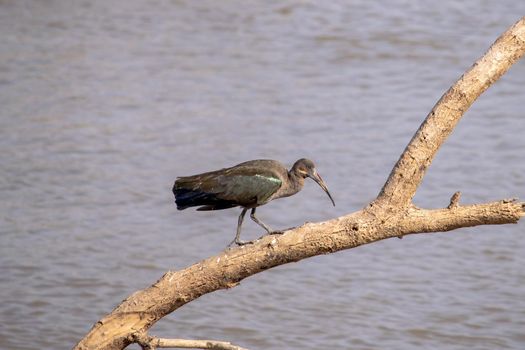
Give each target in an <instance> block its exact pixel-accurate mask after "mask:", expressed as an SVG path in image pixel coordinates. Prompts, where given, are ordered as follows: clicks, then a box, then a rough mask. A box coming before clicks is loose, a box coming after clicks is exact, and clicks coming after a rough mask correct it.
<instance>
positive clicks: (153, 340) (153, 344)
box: [133, 333, 248, 350]
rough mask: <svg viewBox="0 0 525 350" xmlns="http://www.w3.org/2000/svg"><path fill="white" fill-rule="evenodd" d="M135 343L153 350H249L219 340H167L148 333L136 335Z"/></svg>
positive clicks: (146, 349) (134, 337) (147, 349)
mask: <svg viewBox="0 0 525 350" xmlns="http://www.w3.org/2000/svg"><path fill="white" fill-rule="evenodd" d="M133 341H134V342H136V343H138V344H139V345H140V346H141V348H142V349H145V350H153V349H157V348H183V349H214V350H248V349H246V348H242V347H240V346H237V345H233V344H232V343H230V342H226V341H219V340H194V339H167V338H157V337H152V336H149V335H147V334H146V333H136V334H134V336H133Z"/></svg>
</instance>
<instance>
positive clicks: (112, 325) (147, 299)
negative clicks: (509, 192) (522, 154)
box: [75, 17, 525, 350]
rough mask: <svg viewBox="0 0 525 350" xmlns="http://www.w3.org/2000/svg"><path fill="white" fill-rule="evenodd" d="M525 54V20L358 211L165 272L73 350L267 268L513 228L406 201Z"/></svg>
mask: <svg viewBox="0 0 525 350" xmlns="http://www.w3.org/2000/svg"><path fill="white" fill-rule="evenodd" d="M524 52H525V17H524V18H522V19H521V20H519V21H518V22H517V23H516V24H515V25H514V26H512V27H511V28H510V29H509V30H507V31H506V32H505V33H504V34H502V35H501V36H500V37H499V38H498V40H497V41H496V42H495V43H494V44H493V45H492V46H491V48H490V49H489V50H488V52H487V53H486V54H485V55H484V56H483V57H482V58H481V59H479V60H478V61H477V62H476V63H474V65H473V66H472V67H471V68H470V69H469V70H468V71H467V72H466V73H465V74H464V75H463V76H462V77H461V78H460V79H459V80H458V81H457V82H456V83H455V84H454V85H453V86H452V87H451V88H450V89H449V90H448V91H447V92H446V93H445V94H444V95H443V96H442V97H441V99H440V100H439V101H438V102H437V104H436V105H435V106H434V108H433V109H432V111H431V112H430V113H429V115H428V116H427V118H426V119H425V121H424V122H423V124H422V125H421V126H420V128H419V129H418V131H417V132H416V133H415V135H414V137H413V138H412V140H411V141H410V143H409V144H408V146H407V147H406V149H405V150H404V152H403V154H402V155H401V157H400V158H399V161H398V162H397V164H396V165H395V167H394V168H393V170H392V172H391V174H390V176H389V178H388V180H387V181H386V183H385V185H384V187H383V189H382V190H381V191H380V193H379V195H378V196H377V198H376V199H375V200H374V201H373V202H371V203H370V204H368V205H367V206H366V207H365V208H364V209H363V210H360V211H358V212H355V213H351V214H348V215H345V216H342V217H339V218H335V219H332V220H329V221H325V222H319V223H308V224H305V225H302V226H300V227H297V228H294V229H291V230H288V231H286V232H284V234H282V235H270V236H265V237H262V238H261V239H260V240H258V241H257V242H255V244H251V245H246V246H242V247H237V248H234V249H229V250H225V251H223V252H222V253H220V254H218V255H216V256H213V257H210V258H208V259H205V260H203V261H200V262H198V263H196V264H194V265H192V266H189V267H187V268H185V269H183V270H179V271H169V272H167V273H166V274H165V275H164V276H162V277H161V278H160V279H159V280H158V281H157V282H156V283H155V284H153V285H152V286H151V287H149V288H146V289H144V290H140V291H138V292H136V293H134V294H132V295H131V296H129V297H128V298H127V299H125V300H124V301H123V302H122V303H121V304H120V305H118V306H117V307H116V308H115V309H114V310H113V311H112V312H111V313H110V314H108V315H107V316H105V317H104V318H102V319H101V320H100V321H99V322H97V323H96V324H95V325H94V326H93V328H92V329H91V330H90V332H89V333H88V334H87V335H86V336H85V337H84V338H83V339H82V340H81V341H80V342H79V343H78V344H77V345H76V347H75V349H78V350H79V349H123V348H125V347H126V346H127V345H128V344H130V343H132V342H137V339H138V338H137V335H141V334H146V332H147V330H148V329H149V328H150V327H151V326H152V325H153V324H154V323H155V322H157V321H158V320H160V319H161V318H162V317H164V316H166V315H167V314H169V313H171V312H173V311H174V310H176V309H177V308H179V307H180V306H182V305H184V304H186V303H188V302H190V301H192V300H194V299H196V298H198V297H199V296H201V295H203V294H206V293H210V292H213V291H216V290H219V289H225V288H231V287H234V286H236V285H237V284H238V283H239V281H241V280H242V279H244V278H246V277H249V276H251V275H254V274H256V273H258V272H261V271H264V270H266V269H269V268H271V267H274V266H277V265H282V264H286V263H289V262H294V261H298V260H301V259H305V258H308V257H311V256H314V255H320V254H327V253H331V252H335V251H339V250H343V249H350V248H354V247H357V246H360V245H363V244H367V243H371V242H375V241H378V240H382V239H386V238H391V237H402V236H404V235H407V234H415V233H424V232H443V231H450V230H454V229H456V228H460V227H468V226H477V225H493V224H508V223H516V222H518V220H519V219H520V218H521V217H522V216H523V215H524V212H525V204H524V203H521V202H517V201H515V200H501V201H497V202H491V203H484V204H476V205H466V206H463V205H460V204H459V193H456V194H454V196H453V197H452V199H451V202H450V205H449V206H448V207H447V208H443V209H433V210H426V209H421V208H417V207H416V206H414V205H413V204H412V198H413V196H414V194H415V192H416V190H417V188H418V186H419V185H420V183H421V180H422V179H423V176H424V174H425V172H426V170H427V168H428V166H429V165H430V163H431V162H432V160H433V158H434V156H435V154H436V152H437V150H438V149H439V147H440V146H441V145H442V144H443V142H444V141H445V140H446V138H447V137H448V135H449V134H450V133H451V132H452V130H453V129H454V127H455V126H456V124H457V123H458V121H459V119H460V118H461V116H462V115H463V114H464V113H465V111H466V110H467V109H468V108H469V107H470V105H471V104H472V103H473V102H474V101H475V100H476V98H477V97H478V96H479V95H480V94H481V93H483V91H485V90H486V89H487V88H488V87H489V86H490V85H491V84H492V83H494V82H495V81H496V80H497V79H498V78H499V77H500V76H501V75H502V74H504V73H505V72H506V71H507V70H508V69H509V67H510V66H511V65H512V64H514V62H516V61H517V60H518V59H519V58H520V57H521V56H522V55H523V54H524Z"/></svg>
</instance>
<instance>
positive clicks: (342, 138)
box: [0, 0, 525, 350]
mask: <svg viewBox="0 0 525 350" xmlns="http://www.w3.org/2000/svg"><path fill="white" fill-rule="evenodd" d="M524 14H525V2H523V1H515V0H503V1H502V0H498V1H495V0H494V1H492V0H487V1H474V0H469V1H452V0H443V1H439V2H430V1H418V2H416V1H404V0H396V1H388V2H386V1H384V2H380V1H330V2H316V1H233V0H232V1H222V2H216V1H138V0H131V1H114V0H111V1H54V0H47V1H20V0H16V1H15V0H2V1H0V106H1V108H0V150H1V152H0V198H1V200H0V348H2V349H35V348H41V349H44V348H49V349H67V348H71V347H72V346H73V345H74V344H75V343H76V342H77V341H78V340H80V339H81V338H82V337H83V335H84V334H85V333H86V332H87V331H88V330H89V329H90V328H91V326H92V325H93V324H94V322H96V321H97V320H98V319H100V318H101V317H102V316H103V315H105V314H106V313H108V312H109V311H110V310H111V309H112V308H113V307H115V306H116V305H117V304H118V303H119V302H120V301H121V300H122V299H124V298H125V297H127V296H128V295H129V294H131V293H132V292H134V291H135V290H137V289H141V288H144V287H147V286H149V285H150V284H151V283H153V282H154V281H155V280H157V279H158V278H159V277H160V276H161V275H162V274H163V273H164V272H165V271H167V270H170V269H180V268H184V267H186V266H188V265H190V264H192V263H194V262H196V261H198V260H200V259H203V258H206V257H208V256H210V255H212V254H216V253H218V252H220V251H221V250H222V249H223V248H224V247H225V246H226V245H227V244H228V243H229V242H230V241H231V240H232V239H233V236H234V230H235V227H236V223H237V216H238V214H239V210H227V211H220V212H211V213H206V212H195V211H192V210H186V211H184V212H178V211H177V210H176V209H175V205H174V203H173V198H172V194H171V186H172V183H173V180H174V179H175V177H176V176H181V175H190V174H194V173H198V172H203V171H208V170H213V169H218V168H222V167H225V166H231V165H234V164H237V163H239V162H241V161H245V160H249V159H256V158H273V159H278V160H280V161H282V162H284V163H285V164H287V165H291V164H292V163H293V162H294V161H295V160H296V159H298V158H301V157H308V158H311V159H313V160H314V161H315V162H316V163H317V167H318V170H319V172H320V174H321V175H322V176H323V178H324V179H325V181H326V182H327V184H328V186H329V188H330V190H331V192H332V194H333V196H334V199H335V201H336V204H337V206H336V207H335V208H334V207H332V205H331V204H330V202H329V200H328V198H327V197H326V195H325V194H324V193H323V192H322V191H321V190H320V188H318V186H317V185H315V184H314V183H313V182H309V183H307V185H306V187H305V189H304V190H303V191H302V192H301V193H299V194H297V195H296V196H294V197H290V198H287V199H282V200H279V201H276V202H272V203H271V204H269V205H267V206H265V207H263V208H261V209H259V211H258V214H259V217H260V218H261V219H263V220H264V221H265V222H267V223H268V224H269V225H270V226H272V227H276V228H280V227H290V226H292V225H299V224H302V223H303V222H305V221H321V220H325V219H329V218H332V217H335V216H339V215H343V214H345V213H349V212H352V211H355V210H358V209H360V208H362V207H363V206H364V205H365V204H366V203H367V202H368V201H370V200H371V199H373V198H374V197H375V196H376V195H377V193H378V192H379V190H380V188H381V186H382V184H383V183H384V181H385V180H386V177H387V176H388V174H389V172H390V170H391V168H392V166H393V165H394V163H395V162H396V160H397V158H398V156H399V154H400V153H401V152H402V150H403V149H404V147H405V145H406V144H407V142H408V141H409V139H410V137H411V136H412V134H413V133H414V131H415V130H416V129H417V127H418V126H419V124H420V123H421V121H422V120H423V119H424V117H425V116H426V114H427V112H428V111H429V110H430V109H431V107H432V106H433V105H434V103H435V102H436V101H437V100H438V99H439V97H440V96H441V95H442V94H443V92H444V91H446V89H447V88H448V87H449V86H450V85H451V84H452V83H453V82H454V81H455V80H456V79H457V78H458V77H459V76H460V75H461V74H462V73H463V72H464V71H465V70H466V69H467V68H468V67H469V66H470V65H471V64H472V63H473V62H474V61H475V60H476V59H477V58H478V57H480V56H481V55H482V54H483V53H484V52H485V51H486V50H487V48H488V47H489V46H490V45H491V44H492V42H493V41H494V40H495V39H496V38H497V36H498V35H500V34H501V33H502V32H503V31H504V30H506V29H507V28H508V27H509V26H510V25H511V24H513V23H514V22H516V21H517V20H518V19H519V17H520V16H522V15H524ZM524 86H525V62H524V61H523V60H522V61H521V62H518V63H517V64H516V65H515V66H514V67H513V68H512V69H511V70H510V72H509V73H508V74H507V75H506V76H504V77H503V78H502V79H501V80H500V81H498V82H497V83H496V84H495V85H494V86H492V87H491V88H490V89H489V90H488V91H487V92H486V93H485V94H484V95H483V96H481V98H480V99H479V100H478V101H477V102H476V103H475V104H474V106H473V107H472V108H471V110H469V111H468V112H467V113H466V115H465V117H464V118H463V120H462V121H461V123H460V124H459V126H458V127H457V128H456V130H455V131H454V133H453V134H452V136H451V137H450V138H449V140H448V141H447V142H446V144H445V145H444V146H443V147H442V149H441V150H440V152H439V154H438V156H437V157H436V159H435V161H434V162H433V164H432V166H431V168H430V170H429V172H428V175H427V176H426V177H425V180H424V183H423V185H422V187H421V188H420V189H419V191H418V193H417V196H416V198H415V202H416V204H417V205H419V206H422V207H426V208H438V207H444V206H446V205H447V204H448V201H449V198H450V196H451V195H452V193H454V192H455V191H458V190H461V191H462V193H463V197H462V203H476V202H485V201H492V200H498V199H502V198H508V197H514V196H519V197H521V198H522V199H523V198H525V191H524V188H525V162H523V159H524V151H525V137H524V135H525V120H524V113H525V112H524V104H523V101H524V98H525V90H524ZM524 227H525V226H524V224H523V223H520V224H518V225H506V226H490V227H476V228H470V229H461V230H457V231H453V232H450V233H446V234H426V235H415V236H409V237H406V238H405V239H403V240H398V239H391V240H387V241H382V242H378V243H375V244H371V245H368V246H363V247H360V248H357V249H352V250H349V251H343V252H339V253H336V254H332V255H329V256H321V257H315V258H312V259H308V260H306V261H302V262H300V263H296V264H291V265H286V266H281V267H279V268H276V269H273V270H271V271H267V272H264V273H262V274H259V275H256V276H253V277H251V278H249V279H247V280H245V281H243V282H242V283H241V285H240V286H238V287H237V288H234V289H231V290H227V291H219V292H216V293H213V294H209V295H206V296H204V297H202V298H200V299H199V300H197V301H194V302H192V303H190V304H188V305H186V306H184V307H183V308H181V309H179V310H177V311H176V312H175V313H173V314H172V315H170V316H169V317H166V318H165V319H163V320H161V321H160V322H159V323H158V324H157V325H155V327H154V328H153V329H152V333H153V334H156V335H158V336H164V337H187V338H204V339H210V338H211V339H222V340H228V341H232V342H235V343H237V344H239V345H242V346H244V347H247V348H250V349H328V348H332V349H353V350H358V349H361V350H364V349H405V350H411V349H414V350H416V349H417V350H421V349H469V350H470V349H524V348H525V297H524V296H525V269H524V266H525V254H524V252H525V243H524V236H523V231H524ZM260 231H261V230H260V228H259V227H258V226H256V225H255V224H254V223H253V222H251V221H250V220H247V221H246V223H245V227H244V232H243V237H244V238H246V239H249V238H255V237H258V236H259V235H260V234H261V232H260Z"/></svg>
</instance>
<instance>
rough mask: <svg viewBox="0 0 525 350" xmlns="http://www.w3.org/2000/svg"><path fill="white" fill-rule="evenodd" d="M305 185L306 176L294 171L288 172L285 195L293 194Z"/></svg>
mask: <svg viewBox="0 0 525 350" xmlns="http://www.w3.org/2000/svg"><path fill="white" fill-rule="evenodd" d="M303 186H304V177H303V176H301V175H300V174H297V173H296V172H294V171H289V172H288V181H287V186H286V188H285V189H284V190H283V194H284V195H283V197H287V196H291V195H294V194H296V193H297V192H299V191H300V190H301V189H302V188H303Z"/></svg>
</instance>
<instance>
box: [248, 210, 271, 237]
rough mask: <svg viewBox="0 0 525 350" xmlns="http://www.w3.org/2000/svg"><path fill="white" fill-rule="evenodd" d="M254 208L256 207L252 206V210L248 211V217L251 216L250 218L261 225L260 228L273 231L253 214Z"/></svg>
mask: <svg viewBox="0 0 525 350" xmlns="http://www.w3.org/2000/svg"><path fill="white" fill-rule="evenodd" d="M255 209H256V208H252V211H251V212H250V217H251V218H252V220H253V221H255V222H256V223H257V224H258V225H259V226H261V227H262V228H264V229H265V230H266V231H267V232H268V233H271V232H273V230H272V229H271V228H270V226H268V225H266V224H265V223H264V222H262V221H261V220H259V219H258V218H257V217H256V216H255Z"/></svg>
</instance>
